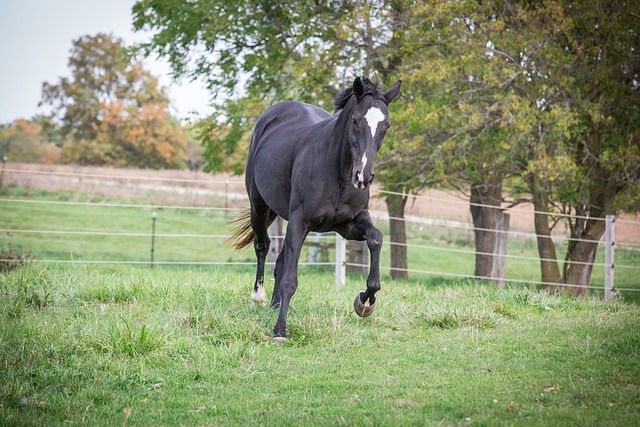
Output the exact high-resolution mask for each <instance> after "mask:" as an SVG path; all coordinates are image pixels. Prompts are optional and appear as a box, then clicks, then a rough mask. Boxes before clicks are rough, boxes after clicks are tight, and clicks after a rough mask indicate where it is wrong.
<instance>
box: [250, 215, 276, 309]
mask: <svg viewBox="0 0 640 427" xmlns="http://www.w3.org/2000/svg"><path fill="white" fill-rule="evenodd" d="M275 217H276V215H275V213H274V212H273V211H272V210H271V209H269V208H268V207H263V208H261V209H260V208H256V206H255V205H253V206H252V207H251V228H252V229H253V233H254V238H253V248H254V249H255V252H256V258H257V260H258V263H257V264H258V265H257V269H256V281H255V283H254V285H253V292H252V293H251V299H252V300H253V302H254V303H256V304H258V305H262V304H264V301H265V300H266V293H265V291H264V266H265V263H266V259H267V256H268V255H269V247H270V246H271V240H270V239H269V233H268V229H269V225H270V224H271V223H272V222H273V220H274V219H275Z"/></svg>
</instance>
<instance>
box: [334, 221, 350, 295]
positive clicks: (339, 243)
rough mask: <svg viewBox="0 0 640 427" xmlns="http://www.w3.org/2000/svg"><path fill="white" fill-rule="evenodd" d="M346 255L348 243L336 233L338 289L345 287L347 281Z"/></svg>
mask: <svg viewBox="0 0 640 427" xmlns="http://www.w3.org/2000/svg"><path fill="white" fill-rule="evenodd" d="M346 255H347V241H346V240H345V239H344V238H343V237H342V236H341V235H340V234H338V233H336V288H341V287H343V286H344V283H345V281H346V265H345V259H346Z"/></svg>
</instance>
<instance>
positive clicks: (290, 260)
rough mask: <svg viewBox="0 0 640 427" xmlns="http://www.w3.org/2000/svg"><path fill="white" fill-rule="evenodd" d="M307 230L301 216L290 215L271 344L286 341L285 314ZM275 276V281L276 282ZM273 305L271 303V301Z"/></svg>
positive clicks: (291, 294) (292, 291)
mask: <svg viewBox="0 0 640 427" xmlns="http://www.w3.org/2000/svg"><path fill="white" fill-rule="evenodd" d="M307 233H308V229H307V226H306V223H305V221H304V218H303V217H302V215H296V214H295V213H294V214H292V215H291V216H290V218H289V224H288V225H287V233H286V235H285V238H284V246H283V248H282V251H283V252H284V254H283V261H284V262H283V264H284V269H283V270H284V271H283V273H282V278H281V280H280V283H279V286H278V284H277V283H276V286H278V290H279V293H280V313H279V314H278V321H277V322H276V326H275V328H273V332H274V334H275V335H274V338H273V342H274V343H276V344H281V343H283V342H284V341H285V340H286V339H287V312H288V311H289V302H290V301H291V297H292V296H293V294H294V293H295V292H296V289H297V288H298V261H299V260H300V251H301V250H302V243H303V242H304V239H305V237H306V236H307ZM277 276H278V274H276V281H277V280H278V277H277ZM272 305H273V301H272Z"/></svg>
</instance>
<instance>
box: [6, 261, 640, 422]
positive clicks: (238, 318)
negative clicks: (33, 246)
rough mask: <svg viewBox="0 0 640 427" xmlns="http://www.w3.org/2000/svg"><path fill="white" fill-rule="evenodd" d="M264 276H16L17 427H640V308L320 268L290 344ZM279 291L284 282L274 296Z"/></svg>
mask: <svg viewBox="0 0 640 427" xmlns="http://www.w3.org/2000/svg"><path fill="white" fill-rule="evenodd" d="M252 280H253V274H252V273H251V272H249V271H247V272H242V271H231V270H228V269H227V270H225V269H217V268H200V269H189V270H186V269H173V268H157V269H154V270H151V269H144V268H138V267H126V266H125V267H100V268H93V267H84V266H71V267H69V266H66V267H63V266H53V267H44V266H41V265H32V266H30V267H27V268H21V269H18V270H14V271H13V272H11V273H8V274H4V275H0V366H1V368H0V425H62V424H70V425H80V424H86V425H266V426H269V425H274V426H275V425H278V426H280V425H356V424H357V425H364V426H376V425H487V426H488V425H491V426H493V425H527V426H529V425H553V426H555V425H629V426H634V425H639V424H640V363H639V361H640V335H638V330H639V328H640V309H639V308H638V307H637V306H636V305H633V304H628V303H624V302H620V301H617V302H615V303H613V304H606V303H604V302H602V301H601V300H599V299H580V300H576V299H571V298H568V297H562V296H550V295H547V294H544V293H540V292H537V291H535V290H531V289H528V288H523V287H522V286H508V287H507V288H505V289H499V288H495V287H492V286H488V285H485V284H482V283H474V282H466V281H465V282H456V281H448V282H445V281H442V280H425V281H398V282H393V281H389V280H385V281H384V283H383V290H382V291H381V293H380V294H379V302H378V304H377V309H376V312H375V313H374V314H373V315H372V316H371V317H370V318H367V319H361V318H358V317H357V316H356V315H355V314H354V313H353V309H352V303H353V298H354V297H355V295H356V293H357V292H358V291H359V290H360V289H361V288H362V287H363V286H364V285H363V279H361V278H360V277H358V276H350V277H349V280H348V283H347V285H346V286H345V287H344V288H341V289H335V287H334V284H333V277H332V275H331V274H322V273H314V272H312V271H307V272H305V274H303V275H301V278H300V287H299V289H298V292H297V293H296V295H295V296H294V298H293V300H292V307H291V311H290V315H289V331H288V333H289V336H290V340H289V341H288V342H287V343H285V345H284V346H282V347H277V346H275V345H273V344H272V343H271V336H272V332H271V329H272V327H273V325H274V324H275V320H276V317H277V312H275V311H273V310H271V309H268V308H259V307H254V306H253V304H252V302H251V299H250V288H251V283H252ZM270 287H271V284H269V285H268V288H269V290H270Z"/></svg>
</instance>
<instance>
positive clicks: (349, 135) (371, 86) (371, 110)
mask: <svg viewBox="0 0 640 427" xmlns="http://www.w3.org/2000/svg"><path fill="white" fill-rule="evenodd" d="M400 83H401V82H400V81H397V82H396V83H395V84H394V85H393V86H392V87H391V89H389V91H387V92H385V93H383V92H382V91H381V90H380V86H379V85H378V84H377V83H373V82H371V80H369V79H367V78H366V77H365V78H360V77H356V79H355V80H354V81H353V85H352V87H350V88H348V89H346V90H345V91H344V92H343V93H342V94H341V95H339V96H338V97H337V98H336V107H337V108H338V109H340V108H344V110H343V112H342V114H346V115H347V117H346V118H345V120H344V121H343V123H344V126H345V127H346V129H345V132H346V141H347V143H348V144H349V148H350V152H351V182H352V183H353V186H354V187H355V188H357V189H359V190H364V189H366V188H368V187H369V185H370V184H371V182H372V181H373V176H374V171H375V166H374V165H375V161H376V157H377V155H378V150H380V147H381V146H382V141H383V140H384V136H385V134H386V133H387V129H389V125H390V121H389V110H388V105H389V103H391V101H393V100H394V99H395V97H396V96H397V95H398V93H399V92H400Z"/></svg>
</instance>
